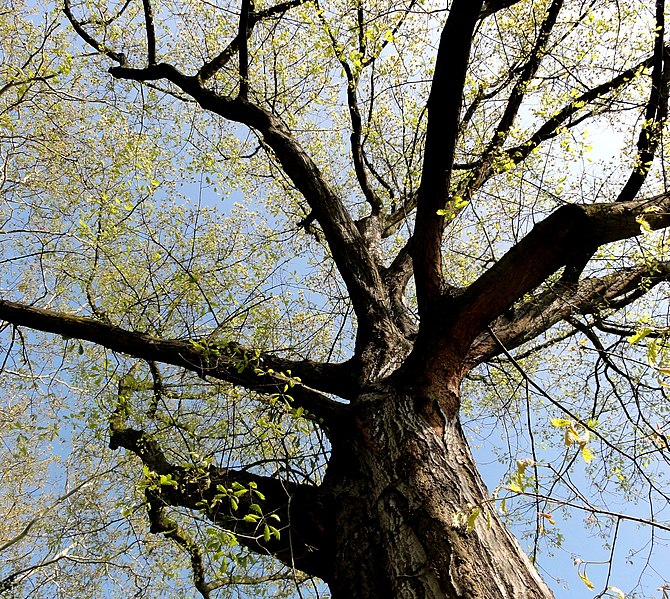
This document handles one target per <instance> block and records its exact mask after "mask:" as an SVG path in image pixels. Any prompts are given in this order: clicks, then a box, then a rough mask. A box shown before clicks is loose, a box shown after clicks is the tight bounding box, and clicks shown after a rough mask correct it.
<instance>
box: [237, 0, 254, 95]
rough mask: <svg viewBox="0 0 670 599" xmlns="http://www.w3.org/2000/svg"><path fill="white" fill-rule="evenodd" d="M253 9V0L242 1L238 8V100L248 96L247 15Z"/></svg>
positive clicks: (249, 34)
mask: <svg viewBox="0 0 670 599" xmlns="http://www.w3.org/2000/svg"><path fill="white" fill-rule="evenodd" d="M253 9H254V4H253V0H242V6H241V8H240V24H239V28H238V32H237V39H238V40H239V45H240V52H239V54H240V61H239V74H240V83H239V86H240V91H239V94H240V98H243V99H246V98H247V96H248V95H249V47H248V42H249V37H250V36H251V29H250V25H249V15H250V13H251V12H252V11H253Z"/></svg>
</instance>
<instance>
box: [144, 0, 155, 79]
mask: <svg viewBox="0 0 670 599" xmlns="http://www.w3.org/2000/svg"><path fill="white" fill-rule="evenodd" d="M142 4H143V6H144V24H145V28H146V30H147V59H148V62H149V65H150V66H151V65H154V64H156V27H155V25H154V11H153V8H152V7H151V0H142Z"/></svg>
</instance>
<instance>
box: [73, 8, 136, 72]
mask: <svg viewBox="0 0 670 599" xmlns="http://www.w3.org/2000/svg"><path fill="white" fill-rule="evenodd" d="M63 12H64V13H65V16H66V17H67V18H68V20H69V21H70V23H71V24H72V28H73V29H74V30H75V31H76V32H77V35H79V37H80V38H81V39H82V40H84V41H85V42H86V43H87V44H88V45H89V46H91V47H92V48H93V49H94V50H95V51H96V52H100V53H101V54H104V55H105V56H107V57H109V58H111V59H112V60H113V61H114V62H118V63H119V65H121V66H125V65H126V64H127V61H126V56H125V54H123V53H121V52H114V50H112V49H111V48H108V47H107V46H105V45H104V44H101V43H100V42H98V40H96V39H95V38H93V36H91V35H89V33H88V32H87V31H86V30H85V29H84V27H83V25H82V24H81V23H80V22H79V21H78V20H77V19H76V18H75V17H74V15H73V14H72V7H71V5H70V0H64V2H63Z"/></svg>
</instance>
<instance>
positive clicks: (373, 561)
mask: <svg viewBox="0 0 670 599" xmlns="http://www.w3.org/2000/svg"><path fill="white" fill-rule="evenodd" d="M438 399H442V401H441V402H440V403H444V404H446V405H453V403H454V401H455V398H448V399H445V398H438ZM356 404H357V405H356V408H355V409H354V413H353V415H352V423H351V424H352V426H351V427H350V428H349V431H348V432H349V434H348V436H346V437H345V438H343V439H341V440H340V442H336V443H334V446H333V453H332V458H331V462H330V465H329V470H328V474H327V476H326V480H325V482H324V491H327V492H329V493H330V495H331V497H330V501H329V503H330V504H331V505H332V506H333V508H334V511H335V513H334V514H333V523H332V524H333V526H334V529H335V530H334V531H333V532H334V534H333V535H331V538H334V539H335V544H336V545H335V549H334V551H335V558H334V567H333V572H332V574H331V576H330V577H329V578H327V582H328V584H329V586H330V589H331V591H332V596H333V597H334V598H335V599H338V598H345V597H346V598H349V597H394V598H405V597H407V598H409V597H431V598H438V597H439V598H456V597H458V598H473V599H474V598H491V599H494V598H496V599H497V598H501V597H509V598H514V599H519V598H548V597H553V594H552V592H551V591H550V590H549V588H548V587H547V586H546V585H545V583H544V582H543V581H542V580H541V579H540V577H539V575H538V574H537V571H536V570H535V568H534V567H533V565H532V564H531V563H530V560H529V559H528V557H527V556H526V555H525V554H524V552H523V551H522V550H521V547H520V546H519V544H518V542H517V541H516V540H515V539H514V538H513V537H512V536H511V535H510V533H509V532H508V531H507V530H506V529H505V527H504V526H503V525H502V523H501V522H500V520H499V518H498V516H497V514H496V507H495V505H493V504H491V503H489V500H490V495H489V493H488V491H487V489H486V487H485V485H484V483H483V482H482V480H481V478H480V476H479V474H478V472H477V469H476V467H475V463H474V461H473V458H472V455H471V453H470V450H469V448H468V445H467V442H466V440H465V437H464V435H463V432H462V430H461V427H460V424H459V421H458V419H457V418H450V419H448V418H445V417H444V416H443V412H442V409H441V408H440V406H439V404H438V403H436V400H435V399H430V398H427V397H424V396H420V395H418V394H416V393H415V392H413V390H412V389H411V388H408V387H406V386H405V385H403V384H402V383H398V382H397V381H396V382H394V381H387V382H386V383H383V384H378V385H376V386H374V387H372V388H371V389H369V390H368V391H366V393H365V394H364V395H362V396H361V397H360V398H359V401H358V402H356ZM476 508H479V509H481V513H480V514H479V516H478V517H476V519H475V520H474V526H468V517H469V516H470V515H471V514H472V513H473V510H475V509H476Z"/></svg>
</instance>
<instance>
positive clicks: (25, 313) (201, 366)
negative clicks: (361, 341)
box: [0, 300, 352, 426]
mask: <svg viewBox="0 0 670 599" xmlns="http://www.w3.org/2000/svg"><path fill="white" fill-rule="evenodd" d="M0 319H2V320H5V321H7V322H10V323H12V324H14V325H17V326H27V327H30V328H32V329H36V330H39V331H44V332H47V333H55V334H57V335H62V336H64V337H67V338H74V339H81V340H84V341H91V342H93V343H97V344H98V345H101V346H102V347H106V348H108V349H111V350H112V351H117V352H121V353H124V354H128V355H130V356H134V357H136V358H140V359H143V360H150V361H156V362H163V363H166V364H173V365H175V366H181V367H183V368H185V369H187V370H190V371H192V372H196V373H198V374H199V375H200V376H204V377H212V378H215V379H219V380H223V381H227V382H229V383H232V384H233V385H239V386H241V387H244V388H246V389H249V390H251V391H256V392H258V393H262V394H264V395H271V394H280V395H290V397H291V398H292V399H293V404H292V405H294V406H295V407H303V408H304V409H305V410H307V412H309V413H311V414H313V415H314V416H316V417H317V418H320V419H323V420H324V424H325V425H326V426H329V425H333V426H334V425H336V423H337V421H338V420H339V418H341V416H342V415H343V413H344V412H345V411H346V406H345V405H343V404H340V403H338V402H336V401H333V400H331V399H329V398H328V397H326V396H325V395H322V394H321V393H320V392H318V391H316V390H315V389H313V388H312V387H310V386H309V385H310V384H314V385H320V384H322V383H325V387H326V388H327V389H328V392H330V393H338V392H340V393H342V395H343V396H346V395H347V394H348V393H350V392H351V391H352V390H351V389H347V376H346V366H337V365H331V364H321V363H317V362H311V361H308V360H302V361H297V360H296V361H294V360H288V359H285V358H281V357H278V356H275V355H273V354H271V353H268V352H262V351H259V350H255V349H250V348H245V347H243V346H241V345H239V344H237V343H233V342H229V343H224V344H213V343H205V342H202V341H197V342H193V341H184V340H180V339H159V338H157V337H152V336H151V335H147V334H145V333H136V332H133V331H127V330H125V329H122V328H120V327H116V326H113V325H109V324H106V323H103V322H100V321H97V320H94V319H91V318H83V317H80V316H72V315H69V314H63V313H60V312H53V311H51V310H45V309H42V308H36V307H34V306H27V305H24V304H19V303H15V302H9V301H5V300H0ZM289 373H290V374H289ZM297 379H299V381H298V380H297ZM328 381H330V382H328ZM287 384H292V386H291V387H290V389H289V390H287V391H285V390H284V389H285V387H286V385H287Z"/></svg>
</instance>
